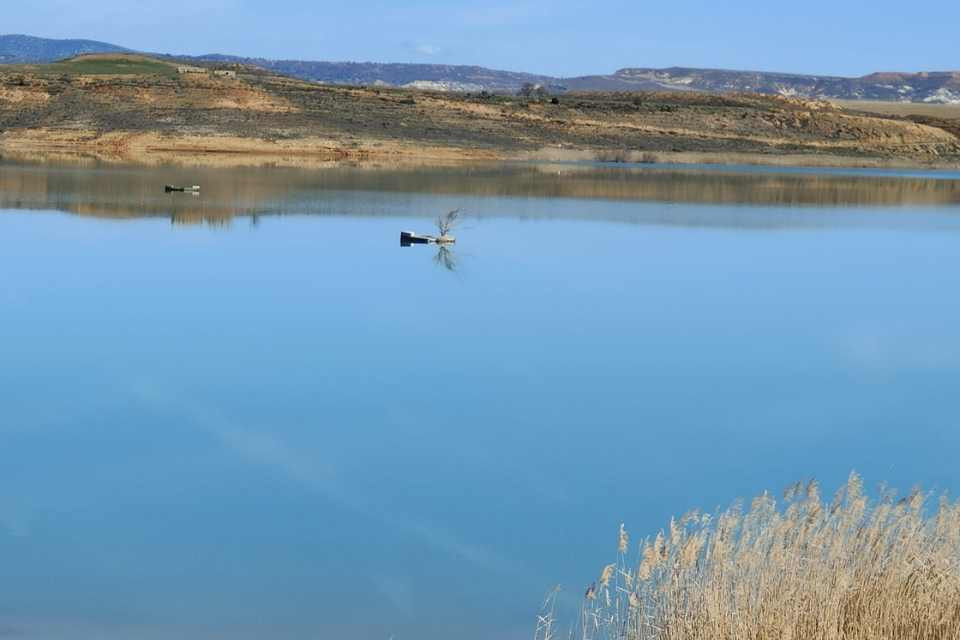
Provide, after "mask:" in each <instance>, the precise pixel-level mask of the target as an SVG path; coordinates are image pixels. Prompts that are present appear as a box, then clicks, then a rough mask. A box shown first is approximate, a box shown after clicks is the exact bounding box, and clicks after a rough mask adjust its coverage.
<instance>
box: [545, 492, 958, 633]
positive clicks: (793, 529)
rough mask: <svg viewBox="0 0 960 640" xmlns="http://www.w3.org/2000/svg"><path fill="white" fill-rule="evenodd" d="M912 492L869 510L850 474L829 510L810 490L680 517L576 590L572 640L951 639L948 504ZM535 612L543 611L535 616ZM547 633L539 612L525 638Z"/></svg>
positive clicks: (954, 521) (621, 544) (953, 562)
mask: <svg viewBox="0 0 960 640" xmlns="http://www.w3.org/2000/svg"><path fill="white" fill-rule="evenodd" d="M929 499H930V496H929V495H928V494H924V493H922V492H920V491H919V490H914V491H913V492H912V493H911V494H910V495H909V496H907V497H904V498H902V499H899V500H897V499H896V497H895V495H894V493H893V492H892V491H888V490H882V491H881V494H880V496H879V498H878V499H877V500H876V501H873V502H871V501H870V500H869V499H868V498H867V497H866V496H865V495H864V494H863V491H862V482H861V480H860V478H859V476H857V475H856V474H851V476H850V479H849V480H848V482H847V484H846V485H845V486H844V487H842V488H841V489H840V490H839V491H838V492H837V493H836V496H835V497H834V498H833V500H832V501H831V502H828V503H825V502H823V501H822V500H821V497H820V490H819V487H818V486H817V484H816V483H815V482H811V483H809V484H808V485H806V486H802V485H799V484H798V485H794V486H792V487H790V488H789V489H788V490H787V491H786V492H785V494H784V500H783V504H782V505H780V506H778V505H777V501H776V500H775V499H774V498H773V497H771V496H770V495H768V494H766V493H764V494H763V495H761V496H759V497H757V498H755V499H754V500H753V501H752V503H751V505H750V508H749V509H748V510H745V509H744V508H743V506H742V505H741V504H739V503H736V504H734V505H733V506H732V507H731V508H729V509H728V510H726V511H724V512H722V513H719V514H717V515H716V516H711V515H708V514H703V515H701V514H699V513H697V512H693V513H689V514H687V515H685V516H684V517H682V518H680V519H679V520H675V519H674V520H671V521H670V525H669V527H668V528H667V530H666V531H661V532H660V533H659V534H657V536H656V537H655V538H653V539H652V540H649V539H648V540H645V541H643V542H642V543H641V544H640V545H639V548H637V549H636V551H635V554H636V556H637V557H636V559H635V560H634V561H631V560H629V559H628V558H630V557H631V554H630V552H629V550H628V544H627V534H626V531H624V530H623V529H622V528H621V531H620V536H619V540H618V549H619V550H618V553H617V561H616V562H615V563H613V564H611V565H607V566H606V567H604V568H603V570H602V572H601V574H600V577H599V579H598V580H597V582H595V583H594V584H593V585H591V587H590V588H589V589H588V590H587V593H586V595H585V598H584V604H583V606H582V609H581V613H580V619H579V622H578V625H577V630H576V635H577V636H579V637H580V638H582V639H583V640H594V639H596V640H601V639H604V640H608V639H618V640H747V639H749V640H768V639H776V640H934V639H936V640H956V639H957V638H960V502H954V503H951V502H950V501H948V500H947V498H946V497H941V498H940V499H939V502H938V504H936V505H931V504H928V502H929ZM545 611H548V610H545ZM553 634H555V618H554V616H553V615H552V613H549V612H545V613H544V614H542V615H541V618H540V624H539V625H538V635H537V637H538V640H542V639H544V638H549V637H552V636H553Z"/></svg>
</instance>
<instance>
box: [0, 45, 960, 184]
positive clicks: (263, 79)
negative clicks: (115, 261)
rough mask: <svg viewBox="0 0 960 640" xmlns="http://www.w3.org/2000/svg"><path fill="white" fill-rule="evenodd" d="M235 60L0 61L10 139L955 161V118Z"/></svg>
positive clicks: (347, 153)
mask: <svg viewBox="0 0 960 640" xmlns="http://www.w3.org/2000/svg"><path fill="white" fill-rule="evenodd" d="M231 72H232V73H231V74H230V77H228V78H224V77H217V76H216V75H215V74H206V73H184V74H177V68H176V65H175V64H173V63H168V62H164V61H160V60H156V59H152V58H149V57H146V56H134V55H118V54H104V55H95V56H81V57H78V58H74V59H72V60H70V61H67V62H63V63H55V64H50V65H35V66H10V65H0V149H3V150H4V151H5V152H32V151H42V152H50V151H61V150H68V151H70V152H73V153H77V152H87V153H91V154H95V155H98V156H108V157H110V158H114V157H117V158H122V159H124V160H129V161H147V162H149V161H150V160H151V155H156V154H157V153H175V152H179V153H182V154H188V155H190V156H197V155H200V154H213V153H230V154H241V153H242V154H266V155H271V154H272V155H302V156H318V155H319V156H323V157H325V158H329V159H385V158H390V159H395V158H398V157H407V158H411V159H423V158H433V159H457V160H504V159H540V160H595V159H598V158H601V159H612V160H616V161H624V162H638V161H639V162H653V161H663V162H676V161H679V162H684V161H691V159H694V158H695V159H697V161H706V162H727V161H729V162H746V161H749V162H756V163H764V164H783V163H787V164H830V165H848V166H849V165H852V166H940V167H956V166H960V129H955V128H954V126H953V124H952V123H953V122H954V121H952V120H949V119H936V120H931V121H930V122H929V124H927V123H918V122H913V121H911V120H909V119H906V118H903V117H898V116H893V115H876V114H868V113H856V112H852V111H849V110H845V109H841V108H839V107H836V106H834V105H832V104H830V103H827V102H821V101H809V100H799V99H791V98H783V97H775V96H762V95H749V94H731V95H717V94H699V93H695V92H690V91H687V92H648V93H567V94H565V95H563V97H562V98H559V99H555V100H548V99H546V97H522V96H507V95H492V94H489V93H484V92H477V93H446V92H439V91H417V90H408V89H384V88H379V87H346V86H324V85H318V84H316V83H309V82H303V81H300V80H294V79H291V78H285V77H280V76H276V75H274V74H271V73H269V72H267V71H264V70H263V69H257V68H253V67H247V66H243V65H239V66H236V65H235V68H231ZM234 75H235V77H234ZM531 91H533V90H532V89H531ZM784 158H787V160H784ZM727 159H729V160H727Z"/></svg>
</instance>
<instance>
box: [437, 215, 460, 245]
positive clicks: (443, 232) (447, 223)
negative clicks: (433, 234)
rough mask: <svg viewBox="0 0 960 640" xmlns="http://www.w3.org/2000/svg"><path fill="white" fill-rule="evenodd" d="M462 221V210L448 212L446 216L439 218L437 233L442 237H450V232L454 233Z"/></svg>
mask: <svg viewBox="0 0 960 640" xmlns="http://www.w3.org/2000/svg"><path fill="white" fill-rule="evenodd" d="M459 221H460V209H454V210H453V211H448V212H447V213H445V214H444V215H442V216H440V217H438V218H437V231H438V232H439V234H440V237H441V238H443V237H444V236H448V235H450V232H451V231H453V228H454V227H455V226H457V223H458V222H459Z"/></svg>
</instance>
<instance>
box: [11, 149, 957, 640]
mask: <svg viewBox="0 0 960 640" xmlns="http://www.w3.org/2000/svg"><path fill="white" fill-rule="evenodd" d="M165 183H174V184H193V183H199V184H201V185H202V187H203V192H202V194H201V195H199V196H191V195H184V194H172V195H167V194H164V193H163V191H162V186H163V185H164V184H165ZM454 207H462V208H463V209H464V211H465V214H466V216H467V218H466V220H465V222H464V224H463V225H462V226H461V227H460V228H459V229H458V230H457V235H458V242H457V244H456V247H455V248H453V249H452V250H451V251H450V252H448V253H438V251H437V249H436V248H434V247H427V246H415V247H409V248H401V247H399V246H398V234H399V231H400V230H403V229H411V230H415V231H423V232H431V231H432V223H431V219H432V218H433V217H435V216H436V215H438V214H440V213H442V212H444V211H446V210H448V209H451V208H454ZM958 290H960V175H958V174H924V173H920V172H913V173H900V174H898V173H895V172H857V171H834V172H822V171H821V172H816V171H799V170H798V171H785V170H769V169H767V170H761V169H727V170H717V169H708V168H703V167H701V168H696V167H694V168H687V169H679V168H671V167H652V168H642V167H629V166H627V167H584V166H572V165H567V166H534V165H515V166H507V167H480V168H449V169H404V170H399V169H374V168H363V169H360V168H347V167H339V168H337V167H332V168H328V169H317V170H312V171H300V170H291V169H233V170H226V169H224V170H215V169H204V170H188V169H176V168H153V169H136V168H116V167H114V168H111V167H99V166H95V165H91V166H85V167H83V166H59V167H58V166H49V165H47V166H41V165H32V166H28V165H16V164H11V163H9V162H7V163H0V637H11V638H18V639H19V638H24V639H30V640H33V639H41V638H42V639H54V638H56V639H61V638H62V639H67V638H69V639H71V640H73V639H87V638H90V639H94V638H96V639H109V640H113V639H119V638H138V639H152V638H178V639H181V638H187V639H194V638H197V639H199V638H204V639H206V638H231V639H233V638H267V637H269V638H276V639H288V638H289V639H301V638H304V639H306V638H311V639H313V638H317V639H319V638H359V639H362V640H365V639H377V640H387V639H389V638H395V639H396V640H405V639H416V640H441V639H443V640H447V639H449V638H458V639H467V640H472V639H487V638H491V639H492V638H496V639H500V638H503V639H506V640H514V639H526V638H530V637H531V636H532V629H533V623H534V616H535V613H536V611H537V608H538V606H539V603H540V600H541V598H542V596H543V594H544V593H545V592H546V591H547V590H548V589H549V588H550V587H551V586H553V585H554V584H557V583H561V584H563V585H564V587H565V589H566V591H565V593H567V594H568V595H567V600H566V602H568V603H570V602H576V601H577V598H578V597H579V596H580V594H581V593H582V591H583V588H584V586H585V585H586V584H588V583H589V582H590V581H591V580H593V579H595V577H596V575H597V573H598V571H599V569H600V568H601V567H602V565H603V564H604V563H606V562H607V561H608V559H610V558H611V556H612V555H613V554H614V552H615V543H616V530H617V526H618V525H619V523H620V522H625V523H626V526H627V528H628V529H629V530H630V531H631V532H632V533H633V534H634V537H635V538H639V537H642V536H643V535H648V534H654V533H655V532H656V531H657V529H659V528H660V527H662V526H664V524H665V523H666V521H667V519H668V518H669V516H670V515H671V514H675V513H676V514H679V513H681V512H683V511H686V510H687V509H690V508H693V507H702V508H706V509H708V510H709V509H713V508H715V507H717V506H719V505H726V504H728V503H729V502H730V501H731V500H733V499H734V498H736V497H738V496H747V497H749V496H751V495H755V494H756V493H759V492H760V491H762V490H764V489H770V490H771V491H774V492H778V491H779V490H781V489H782V488H783V487H784V486H785V485H786V484H787V483H789V482H792V481H794V480H797V479H806V478H810V477H816V478H818V479H819V480H820V481H821V482H822V483H823V485H824V488H825V490H826V491H827V492H831V491H832V490H833V489H834V488H835V487H836V486H837V485H838V484H839V483H841V482H842V481H843V480H844V479H845V477H846V475H847V474H848V473H849V471H850V470H851V469H857V470H858V471H860V472H861V473H862V474H863V475H864V476H865V479H866V481H867V484H868V485H870V486H873V485H876V484H877V483H880V482H881V481H887V482H889V483H890V484H892V485H894V486H897V487H901V488H903V489H908V488H909V487H910V486H911V485H913V484H914V483H922V484H923V485H924V486H925V487H927V488H932V489H937V490H949V491H952V492H957V491H960V472H958V468H960V467H958V462H957V460H958V455H960V435H958V434H960V430H958V428H960V424H958V422H960V418H958V416H960V394H958V388H960V295H958Z"/></svg>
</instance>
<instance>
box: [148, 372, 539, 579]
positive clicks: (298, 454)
mask: <svg viewBox="0 0 960 640" xmlns="http://www.w3.org/2000/svg"><path fill="white" fill-rule="evenodd" d="M134 393H135V395H136V396H137V397H138V398H139V399H140V400H142V401H147V402H150V403H152V404H156V405H158V406H161V407H164V408H169V407H180V408H181V409H182V410H183V411H184V413H185V418H186V419H187V420H188V421H189V422H190V423H192V424H194V425H195V426H197V427H200V428H202V429H204V430H206V431H208V432H210V433H212V434H214V435H215V436H216V437H217V438H218V439H219V440H220V441H221V442H222V443H223V444H224V445H225V446H227V447H228V448H230V449H231V450H233V451H235V452H237V453H239V454H241V455H243V456H244V457H245V458H247V459H248V460H250V461H251V462H254V463H256V464H260V465H264V466H266V467H269V468H271V469H274V470H275V471H277V472H279V473H282V474H284V475H285V476H287V477H288V478H292V479H294V480H296V481H298V482H300V483H301V484H303V485H304V486H307V487H309V488H310V489H311V490H313V491H315V492H317V493H318V494H320V495H322V496H324V497H325V498H327V499H329V500H331V501H333V502H335V503H337V504H338V505H340V506H342V507H345V508H348V509H350V510H351V511H353V512H355V513H357V514H359V515H361V516H364V517H366V518H370V519H372V520H378V521H380V522H381V523H382V524H383V525H384V526H386V527H387V528H390V529H393V530H395V531H399V532H401V533H403V534H406V535H409V536H411V537H414V538H416V539H419V540H421V541H422V542H425V543H426V544H428V545H430V546H432V547H434V548H436V549H439V550H441V551H444V552H445V553H449V554H450V555H452V556H455V557H457V558H459V559H461V560H463V561H466V562H469V563H471V564H473V565H475V566H478V567H481V568H484V569H487V570H492V571H498V572H504V573H508V572H514V571H520V570H521V569H520V568H519V567H517V566H516V564H515V563H512V562H509V561H508V560H507V559H506V558H503V557H501V556H499V555H498V554H496V553H494V552H493V551H490V550H488V549H485V548H483V547H481V546H478V545H474V544H472V543H470V542H467V541H465V540H462V539H460V538H459V537H458V536H457V535H456V534H454V533H452V532H450V531H448V530H446V529H445V528H443V527H441V526H439V525H437V524H435V523H431V522H426V521H424V520H422V519H415V518H411V517H409V516H406V515H404V514H400V513H392V512H390V511H388V510H387V508H386V507H384V506H383V505H380V504H376V503H374V502H372V501H370V500H369V499H367V498H366V497H364V496H362V495H360V494H358V493H356V492H355V491H353V490H352V489H350V488H349V485H348V484H345V483H342V482H341V481H340V478H339V477H338V473H337V468H336V465H335V463H333V462H332V461H329V460H326V461H325V460H323V458H322V454H321V453H320V452H317V451H305V450H304V449H303V448H300V447H295V446H292V445H290V444H288V443H286V442H284V441H283V440H282V439H281V438H279V437H278V436H277V435H275V434H273V433H271V432H269V431H268V430H265V429H255V428H249V427H245V426H241V425H238V424H237V423H236V421H235V420H228V419H226V418H225V417H223V416H222V415H220V414H219V413H217V412H216V411H214V410H211V409H205V408H202V407H199V406H196V405H191V404H190V403H189V401H188V400H187V399H186V396H180V395H179V394H170V393H164V392H162V391H161V390H159V389H157V388H155V387H150V386H143V385H141V386H139V387H137V388H135V390H134Z"/></svg>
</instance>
